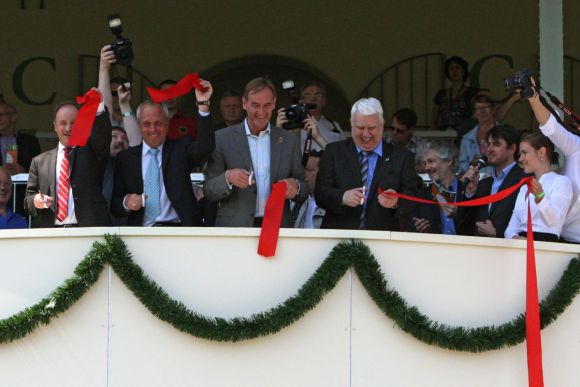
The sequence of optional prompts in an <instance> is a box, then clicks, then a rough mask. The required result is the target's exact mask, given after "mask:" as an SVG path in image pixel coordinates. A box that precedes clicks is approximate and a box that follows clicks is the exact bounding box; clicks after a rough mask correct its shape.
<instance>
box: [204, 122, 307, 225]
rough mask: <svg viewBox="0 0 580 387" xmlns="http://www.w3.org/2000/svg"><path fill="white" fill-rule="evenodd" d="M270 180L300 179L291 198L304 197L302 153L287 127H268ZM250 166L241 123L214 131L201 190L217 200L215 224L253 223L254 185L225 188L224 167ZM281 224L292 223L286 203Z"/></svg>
mask: <svg viewBox="0 0 580 387" xmlns="http://www.w3.org/2000/svg"><path fill="white" fill-rule="evenodd" d="M270 128H271V130H270V184H273V183H275V182H277V181H279V180H282V179H287V178H290V177H293V178H295V179H297V180H298V181H299V182H300V192H299V193H298V195H297V196H296V198H294V199H293V200H294V201H295V202H297V203H302V202H303V201H304V200H305V199H306V198H307V197H308V184H307V183H306V181H305V180H304V168H303V167H302V164H301V159H302V153H301V152H300V141H299V138H298V136H297V135H296V134H295V133H294V132H291V131H287V130H283V129H280V128H277V127H275V126H271V127H270ZM233 168H242V169H246V170H248V171H249V170H251V169H252V168H253V167H252V155H251V153H250V146H249V145H248V139H247V135H246V130H245V127H244V123H243V122H242V123H241V124H238V125H234V126H230V127H227V128H224V129H221V130H220V131H219V132H217V133H216V149H215V150H214V152H213V153H212V155H211V156H210V159H209V163H208V167H207V180H206V181H205V183H204V185H203V193H204V195H205V197H206V198H207V199H208V200H211V201H219V207H218V213H217V218H216V226H218V227H253V225H254V214H255V212H256V196H257V189H256V185H255V184H254V185H251V186H249V187H248V188H246V189H240V188H237V187H234V188H233V189H232V190H230V189H229V188H228V185H227V183H226V179H225V173H226V170H228V169H233ZM281 226H282V227H292V222H291V214H290V204H289V202H288V200H287V201H286V203H285V205H284V215H283V219H282V224H281Z"/></svg>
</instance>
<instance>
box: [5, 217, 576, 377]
mask: <svg viewBox="0 0 580 387" xmlns="http://www.w3.org/2000/svg"><path fill="white" fill-rule="evenodd" d="M105 233H111V234H113V233H116V234H119V235H120V236H121V238H122V239H123V241H125V243H126V244H127V246H128V248H129V250H130V251H131V253H132V254H133V256H134V260H135V262H136V263H137V264H138V265H139V266H140V267H142V268H143V270H144V271H145V272H146V273H147V274H148V275H149V276H150V277H151V278H152V279H153V280H154V281H155V282H157V284H159V285H160V286H161V287H162V288H163V289H165V290H166V291H167V292H168V293H169V295H170V296H171V297H172V298H174V299H177V300H180V301H182V302H183V303H184V304H185V305H187V306H188V307H189V308H190V309H191V310H194V311H196V312H199V313H201V314H203V315H207V316H216V317H224V318H231V317H247V316H250V315H252V314H255V313H259V312H262V311H266V310H268V309H270V308H273V307H275V306H277V305H278V304H279V303H281V302H283V301H284V300H286V299H287V298H289V297H291V296H292V295H294V294H295V293H296V292H297V291H298V289H300V287H301V286H302V285H303V284H304V283H305V282H306V281H307V280H308V278H310V277H311V276H312V274H313V273H314V272H315V270H316V269H317V268H318V267H319V266H320V265H321V263H322V262H323V261H324V259H325V258H326V257H327V255H328V253H329V252H330V251H331V250H332V248H333V247H334V246H335V245H336V244H337V243H338V242H339V241H340V240H343V239H350V238H357V239H360V240H362V241H363V242H364V243H365V244H367V245H368V246H369V247H370V249H371V251H372V252H373V254H374V255H375V257H376V259H377V260H378V261H379V262H380V265H381V268H382V270H383V272H384V274H385V278H386V279H387V280H388V281H389V283H390V286H391V287H392V288H394V289H395V290H397V291H398V292H399V293H400V294H401V296H402V297H403V298H405V299H406V300H407V301H408V302H409V303H410V304H412V305H416V306H417V307H418V308H419V309H420V310H421V311H422V312H423V313H424V314H426V315H428V316H429V317H430V318H431V319H433V320H436V321H439V322H441V323H446V324H451V325H463V326H469V327H477V326H483V325H489V324H497V325H499V324H502V323H504V322H507V321H510V320H512V319H513V318H514V317H516V316H517V315H518V314H520V313H522V312H523V311H524V308H525V291H524V290H525V241H515V240H513V241H507V240H496V239H484V238H472V237H454V236H442V235H420V234H406V233H388V232H370V231H363V232H360V231H338V230H317V231H306V230H285V229H283V230H282V231H281V236H280V240H279V244H278V250H277V254H276V257H274V258H272V259H266V258H263V257H260V256H259V255H257V254H256V250H257V244H258V235H259V230H256V229H225V228H215V229H196V228H184V229H165V228H156V229H145V228H110V229H102V228H88V229H59V230H48V229H47V230H39V229H36V230H14V231H2V232H0V245H1V246H2V250H1V255H0V268H1V270H0V319H3V318H6V317H9V316H11V315H12V314H14V313H17V312H19V311H21V310H23V309H24V308H26V307H27V306H31V305H33V304H35V303H36V302H38V301H39V300H40V299H41V298H43V297H45V296H46V295H48V294H49V293H50V292H51V291H53V290H54V289H55V288H56V287H57V286H59V285H60V284H62V282H63V281H64V280H65V279H66V278H68V277H70V276H71V275H72V273H73V270H74V268H75V266H76V265H77V264H78V262H80V261H81V260H82V259H83V258H84V256H85V254H86V253H87V252H88V251H89V250H90V248H91V244H92V243H93V241H95V240H101V239H102V235H103V234H105ZM536 249H537V250H536V255H537V266H538V277H539V292H540V299H542V298H544V297H545V296H546V294H547V293H548V292H549V290H550V289H552V287H553V286H554V285H555V284H556V282H557V281H558V279H559V278H560V277H561V275H562V272H563V271H564V269H565V268H566V266H567V265H568V262H569V261H570V259H571V258H574V257H577V256H578V254H579V253H580V247H578V246H575V245H564V244H551V243H537V244H536ZM542 340H543V350H544V375H545V385H546V386H558V387H565V386H577V385H578V371H577V363H578V359H580V297H576V298H575V300H574V301H573V303H572V305H570V306H569V307H568V308H567V309H566V311H564V313H563V314H562V315H561V316H560V317H559V318H558V319H557V320H556V321H555V322H554V323H552V324H551V325H550V326H549V327H547V328H546V329H544V330H543V331H542ZM387 385H388V386H445V387H449V386H486V387H487V386H498V387H499V386H506V387H507V386H510V387H513V386H522V387H523V386H527V368H526V351H525V344H519V345H516V346H514V347H511V348H508V349H504V350H496V351H490V352H485V353H481V354H473V353H465V352H457V351H451V350H444V349H440V348H438V347H434V346H430V345H427V344H424V343H422V342H420V341H418V340H417V339H415V338H414V337H412V336H410V335H408V334H406V333H404V332H403V331H402V330H401V329H400V328H398V327H397V326H395V325H394V323H393V321H392V320H390V319H389V318H387V317H385V315H384V314H383V313H382V312H381V311H380V310H379V308H378V307H377V306H376V305H375V303H374V302H373V301H372V300H371V298H370V297H369V296H368V294H367V293H366V291H365V289H364V288H363V287H362V285H361V284H360V281H359V279H358V278H357V276H356V274H355V273H354V271H352V269H351V270H349V271H347V273H346V275H345V276H344V277H343V278H342V279H341V280H340V281H339V283H338V284H337V286H336V288H335V289H334V290H332V291H331V292H330V293H329V294H328V295H327V296H326V297H325V298H324V299H323V301H322V302H321V303H319V304H318V306H317V307H316V308H315V309H314V310H312V311H310V312H309V313H307V314H306V315H305V316H304V317H303V318H302V319H300V320H299V321H297V322H296V323H294V324H293V325H291V326H289V327H288V328H286V329H284V330H282V331H281V332H279V333H276V334H273V335H270V336H266V337H262V338H258V339H253V340H248V341H243V342H238V343H219V342H213V341H209V340H205V339H199V338H196V337H193V336H190V335H187V334H185V333H182V332H179V331H178V330H177V329H175V328H174V327H173V326H171V325H169V324H168V323H166V322H163V321H161V320H159V319H158V318H156V317H155V316H153V315H152V314H151V313H150V312H149V310H147V309H146V308H145V307H144V306H143V305H142V304H141V303H140V302H139V301H138V300H137V299H136V298H135V296H134V295H133V294H132V293H131V292H130V291H129V290H128V289H127V288H126V287H125V285H124V284H123V283H122V282H121V281H120V279H119V278H118V277H117V275H116V274H115V273H114V271H113V270H112V269H111V268H110V266H108V265H107V266H106V267H105V270H104V271H103V273H101V276H100V278H99V280H98V282H97V283H96V284H95V285H94V286H93V287H92V288H91V289H89V291H88V292H87V294H85V296H84V297H83V298H81V300H80V301H79V302H77V303H76V304H75V305H74V306H73V307H72V308H70V309H69V310H67V311H66V312H65V313H63V314H62V315H60V317H59V318H57V319H54V320H52V321H51V322H50V324H49V325H47V326H43V327H41V328H38V329H36V330H35V331H34V332H32V333H31V334H29V335H28V336H26V337H25V338H23V339H19V340H17V341H14V342H12V343H7V344H0V386H2V387H19V386H26V387H37V386H38V387H40V386H42V387H45V386H55V387H56V386H58V387H65V386H71V387H72V386H99V387H105V386H107V387H117V386H122V387H129V386H139V387H147V386H206V387H207V386H216V387H217V386H220V387H224V386H253V387H254V386H268V387H271V386H276V387H277V386H281V387H284V386H329V387H330V386H332V387H336V386H353V387H363V386H365V387H366V386H387Z"/></svg>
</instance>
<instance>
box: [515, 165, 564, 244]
mask: <svg viewBox="0 0 580 387" xmlns="http://www.w3.org/2000/svg"><path fill="white" fill-rule="evenodd" d="M539 181H540V184H541V185H542V188H543V190H544V198H543V199H542V201H541V202H540V203H539V204H536V200H535V198H534V195H532V194H530V195H529V196H528V186H527V185H524V186H522V188H520V192H519V194H518V198H517V199H516V205H515V207H514V212H513V214H512V218H511V219H510V223H509V224H508V226H507V228H506V230H505V234H504V235H505V237H506V238H508V239H511V238H513V237H515V236H517V235H518V234H519V233H520V232H522V231H523V232H527V230H528V229H527V224H528V223H527V221H528V200H529V201H530V204H531V206H530V210H531V213H532V227H533V230H534V232H543V233H547V234H554V235H556V236H558V237H559V236H560V234H561V232H562V227H563V226H564V221H565V220H566V214H567V213H568V210H569V208H570V203H571V202H572V183H571V182H570V179H569V178H568V177H566V176H562V175H559V174H557V173H556V172H549V173H546V174H544V175H542V177H540V180H539Z"/></svg>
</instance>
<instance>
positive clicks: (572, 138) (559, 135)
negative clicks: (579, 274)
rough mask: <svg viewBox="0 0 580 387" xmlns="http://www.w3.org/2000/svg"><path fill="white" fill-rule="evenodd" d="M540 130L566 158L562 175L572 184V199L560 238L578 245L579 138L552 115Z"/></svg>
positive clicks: (579, 193) (579, 204) (579, 216)
mask: <svg viewBox="0 0 580 387" xmlns="http://www.w3.org/2000/svg"><path fill="white" fill-rule="evenodd" d="M540 130H541V131H542V133H544V135H546V137H548V138H549V139H550V140H551V141H552V142H553V143H554V145H556V146H557V147H558V148H559V149H560V150H561V151H562V153H563V154H564V156H565V157H566V161H565V163H564V168H562V174H563V175H564V176H568V178H570V180H571V182H572V192H573V198H572V205H571V206H570V212H568V215H567V217H566V222H565V223H564V228H563V229H562V237H563V238H564V239H566V240H567V241H570V242H576V243H580V137H579V136H576V135H574V134H572V133H570V132H568V131H567V130H566V129H565V128H563V127H562V125H560V123H559V122H558V121H556V119H555V118H554V116H552V115H550V119H549V120H548V121H547V122H546V123H545V124H544V125H543V126H540Z"/></svg>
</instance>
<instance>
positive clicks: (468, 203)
mask: <svg viewBox="0 0 580 387" xmlns="http://www.w3.org/2000/svg"><path fill="white" fill-rule="evenodd" d="M531 179H532V177H531V176H528V177H523V178H522V180H520V182H519V183H518V184H516V185H514V186H511V187H509V188H506V189H503V190H501V191H498V192H496V193H495V194H493V195H487V196H483V197H480V198H477V199H472V200H465V201H462V202H449V203H445V205H449V206H457V207H475V206H483V205H486V204H490V203H495V202H499V201H500V200H503V199H505V198H507V197H508V196H510V195H511V194H512V193H514V192H515V191H517V190H518V189H519V188H520V187H521V186H522V185H524V184H526V183H528V182H529V181H530V180H531ZM378 191H379V195H382V194H383V193H384V194H385V195H391V196H396V197H398V198H400V199H406V200H410V201H412V202H417V203H425V204H441V203H439V202H436V201H434V200H427V199H421V198H416V197H414V196H408V195H404V194H400V193H396V192H387V191H383V190H382V189H381V187H379V189H378Z"/></svg>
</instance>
